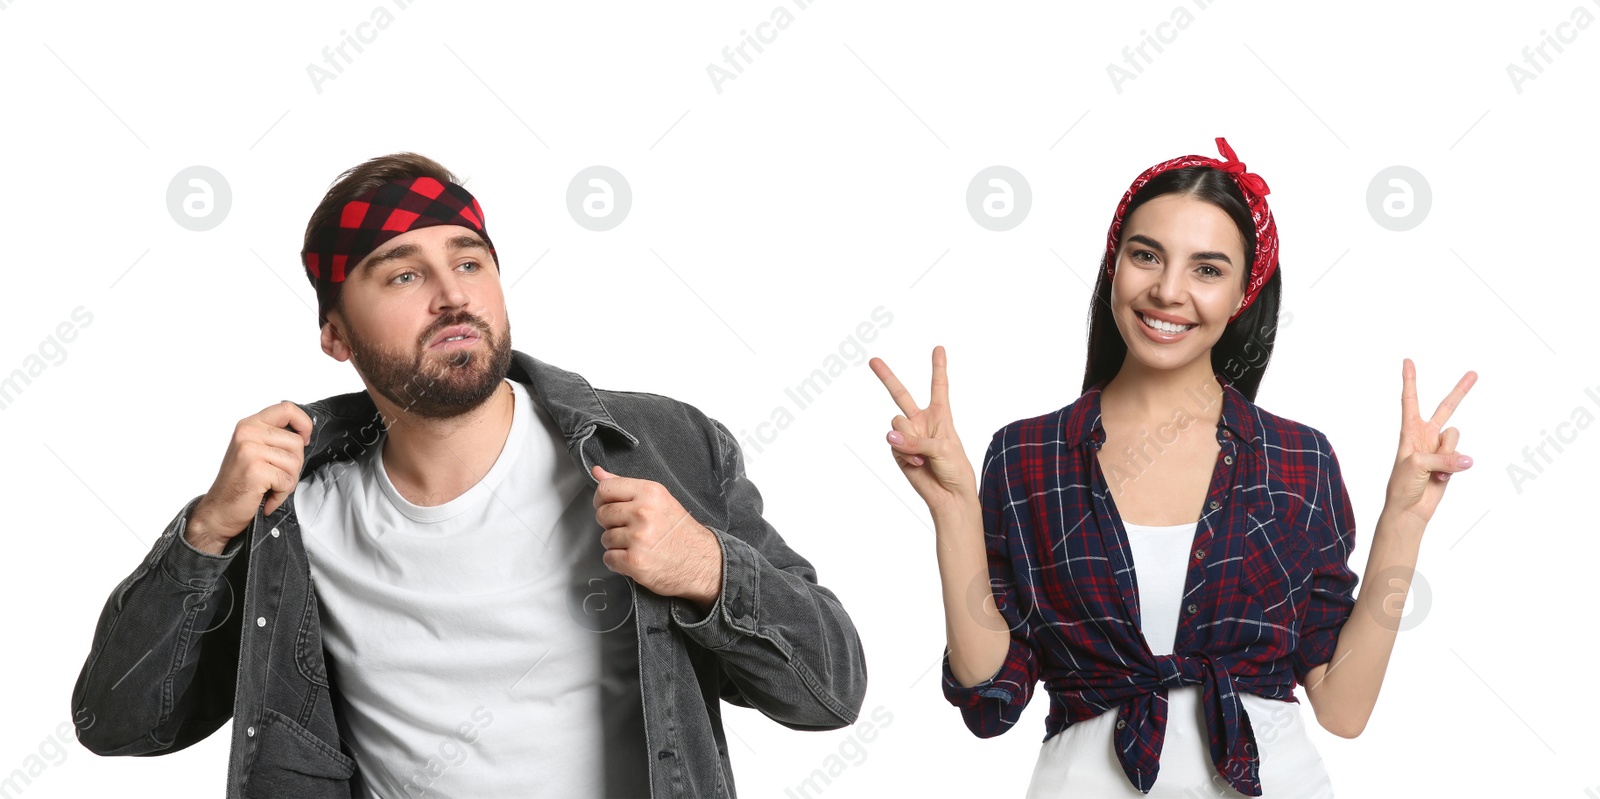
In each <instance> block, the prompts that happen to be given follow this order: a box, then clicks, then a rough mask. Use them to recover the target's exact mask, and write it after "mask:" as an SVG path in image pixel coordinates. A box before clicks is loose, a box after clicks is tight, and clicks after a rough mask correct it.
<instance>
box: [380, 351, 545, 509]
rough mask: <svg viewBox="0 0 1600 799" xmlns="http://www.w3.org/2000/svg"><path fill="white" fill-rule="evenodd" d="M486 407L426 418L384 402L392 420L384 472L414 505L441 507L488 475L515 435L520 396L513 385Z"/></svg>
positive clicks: (507, 384) (506, 386) (505, 383)
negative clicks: (515, 416) (462, 412)
mask: <svg viewBox="0 0 1600 799" xmlns="http://www.w3.org/2000/svg"><path fill="white" fill-rule="evenodd" d="M501 385H502V386H503V387H502V388H501V389H500V390H498V391H496V392H495V393H494V396H492V397H490V398H489V399H488V400H485V401H484V402H483V404H481V405H479V406H478V407H476V408H473V409H472V410H470V411H468V412H466V413H464V414H462V415H460V416H457V417H454V418H451V419H427V418H422V417H418V416H415V415H412V414H409V413H406V412H404V411H401V410H399V409H398V408H396V407H395V406H393V405H392V404H390V403H388V402H387V401H383V400H380V402H382V404H383V405H388V406H389V407H388V408H384V407H382V406H381V405H380V408H379V410H380V412H382V413H383V415H384V418H385V419H390V420H392V421H390V423H389V426H388V435H387V436H386V437H385V440H384V443H383V468H384V471H385V472H386V473H387V474H388V476H389V482H391V483H393V484H394V486H395V489H396V490H398V491H399V492H400V495H401V496H403V497H405V499H406V501H408V502H411V503H412V504H413V505H421V506H432V505H442V504H444V503H446V502H449V501H450V500H452V499H455V498H456V497H459V496H461V495H462V494H464V493H466V491H467V489H469V488H471V487H472V486H474V485H476V484H477V483H478V481H479V480H482V479H483V476H484V475H485V474H487V473H488V472H489V469H490V467H492V466H494V463H495V461H496V460H498V459H499V457H500V452H501V450H503V449H504V448H505V444H506V439H507V438H509V437H510V434H511V422H512V417H513V414H514V413H515V406H516V395H515V394H514V393H513V392H512V389H511V383H510V382H509V381H503V382H502V383H501Z"/></svg>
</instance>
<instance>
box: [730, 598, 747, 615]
mask: <svg viewBox="0 0 1600 799" xmlns="http://www.w3.org/2000/svg"><path fill="white" fill-rule="evenodd" d="M728 610H730V611H733V617H734V618H736V619H742V618H744V594H739V595H737V596H735V597H734V598H733V602H732V603H730V604H729V605H728Z"/></svg>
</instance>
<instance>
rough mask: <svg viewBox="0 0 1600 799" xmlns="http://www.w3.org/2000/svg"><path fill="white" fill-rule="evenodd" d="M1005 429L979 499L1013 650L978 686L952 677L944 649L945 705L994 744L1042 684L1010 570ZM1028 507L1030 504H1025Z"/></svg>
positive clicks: (994, 584)
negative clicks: (952, 707)
mask: <svg viewBox="0 0 1600 799" xmlns="http://www.w3.org/2000/svg"><path fill="white" fill-rule="evenodd" d="M1005 435H1006V431H1005V430H1004V429H1002V430H1000V431H999V432H997V433H995V435H994V438H993V439H991V440H990V442H989V452H988V454H987V455H985V456H984V459H983V480H982V485H981V486H980V487H979V499H980V501H981V503H982V506H983V540H984V549H985V551H986V552H987V553H988V562H989V590H990V592H991V594H992V595H993V597H994V604H995V609H997V610H998V611H1000V618H1001V619H1003V620H1004V621H1005V623H1006V627H1007V629H1009V630H1010V631H1011V646H1010V648H1009V649H1007V650H1006V658H1005V660H1004V661H1002V662H1001V663H1000V668H999V669H997V670H996V671H995V673H994V674H993V675H992V676H991V677H989V679H987V680H984V681H983V682H980V683H977V684H975V685H966V686H964V685H962V684H961V683H959V682H957V681H956V678H955V675H954V674H953V673H951V671H950V649H949V647H946V648H945V653H944V663H943V666H942V670H943V675H944V679H943V690H944V697H945V700H946V701H948V702H949V703H950V704H952V705H955V706H956V707H957V708H958V709H960V711H961V719H962V720H963V721H965V722H966V724H967V729H969V730H971V731H972V734H973V735H976V736H978V737H979V738H992V737H994V736H996V735H999V734H1001V733H1003V732H1005V731H1006V730H1009V729H1011V728H1012V727H1013V726H1014V725H1015V724H1016V723H1017V719H1018V718H1020V717H1021V716H1022V710H1023V708H1025V707H1027V706H1028V700H1030V699H1032V698H1033V689H1034V684H1035V683H1037V682H1038V680H1039V662H1038V658H1037V657H1036V656H1035V655H1034V646H1033V641H1032V634H1031V632H1030V627H1029V624H1028V619H1027V617H1026V616H1024V614H1023V613H1022V612H1021V610H1020V609H1019V608H1018V607H1017V600H1016V596H1017V589H1016V577H1015V570H1014V569H1013V568H1012V566H1011V554H1010V553H1011V547H1010V543H1009V542H1010V536H1011V535H1012V534H1013V531H1014V530H1015V529H1016V526H1015V525H1012V524H1010V521H1009V520H1010V517H1011V515H1012V514H1013V513H1014V512H1015V511H1013V510H1011V509H1010V508H1011V507H1012V503H1011V502H1010V501H1009V500H1010V481H1009V480H1008V479H1007V478H1008V475H1007V473H1006V459H1005V451H1006V450H1005V447H1006V440H1005ZM1023 507H1026V503H1024V504H1023Z"/></svg>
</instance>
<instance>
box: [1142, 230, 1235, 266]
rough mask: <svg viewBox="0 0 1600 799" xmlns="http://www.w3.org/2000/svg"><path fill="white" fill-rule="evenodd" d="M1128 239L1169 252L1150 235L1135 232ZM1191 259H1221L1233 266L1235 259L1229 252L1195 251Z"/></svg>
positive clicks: (1158, 250) (1159, 250)
mask: <svg viewBox="0 0 1600 799" xmlns="http://www.w3.org/2000/svg"><path fill="white" fill-rule="evenodd" d="M1128 241H1130V242H1138V243H1140V244H1143V245H1145V246H1146V247H1149V248H1150V249H1152V250H1155V251H1156V252H1158V253H1161V254H1162V255H1166V254H1167V248H1165V247H1163V246H1161V242H1159V241H1156V240H1155V239H1152V238H1150V237H1149V236H1145V235H1141V234H1138V233H1135V234H1134V235H1132V236H1129V237H1128ZM1189 260H1191V261H1221V262H1223V263H1225V264H1227V265H1229V266H1233V259H1232V258H1229V257H1228V255H1227V253H1220V252H1197V253H1194V254H1193V255H1190V256H1189Z"/></svg>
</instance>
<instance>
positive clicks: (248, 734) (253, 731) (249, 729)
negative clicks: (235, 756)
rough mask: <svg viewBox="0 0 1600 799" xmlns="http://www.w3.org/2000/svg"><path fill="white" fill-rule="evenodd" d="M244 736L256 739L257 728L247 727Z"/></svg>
mask: <svg viewBox="0 0 1600 799" xmlns="http://www.w3.org/2000/svg"><path fill="white" fill-rule="evenodd" d="M244 735H245V737H246V738H254V737H256V728H255V727H245V728H244Z"/></svg>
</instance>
